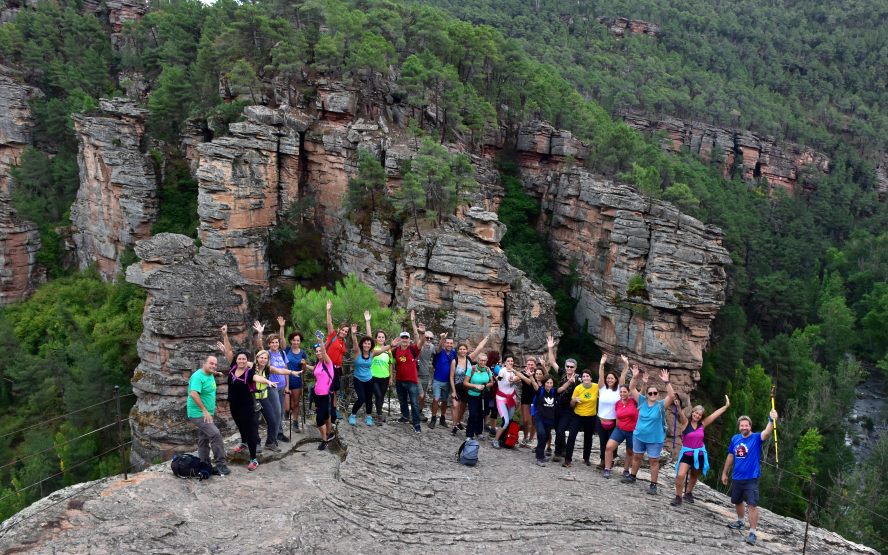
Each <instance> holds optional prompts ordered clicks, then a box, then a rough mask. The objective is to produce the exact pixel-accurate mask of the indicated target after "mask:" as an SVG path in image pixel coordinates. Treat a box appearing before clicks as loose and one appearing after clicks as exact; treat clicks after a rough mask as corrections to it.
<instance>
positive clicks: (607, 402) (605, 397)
mask: <svg viewBox="0 0 888 555" xmlns="http://www.w3.org/2000/svg"><path fill="white" fill-rule="evenodd" d="M619 400H620V390H619V388H618V389H616V390H614V389H608V388H607V386H604V389H599V390H598V418H603V419H604V420H614V419H616V418H617V413H616V411H615V410H614V406H615V405H616V404H617V401H619Z"/></svg>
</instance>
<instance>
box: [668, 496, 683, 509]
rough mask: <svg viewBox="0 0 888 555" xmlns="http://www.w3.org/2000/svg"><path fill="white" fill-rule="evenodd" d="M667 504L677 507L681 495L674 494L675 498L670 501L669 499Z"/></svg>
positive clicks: (679, 503)
mask: <svg viewBox="0 0 888 555" xmlns="http://www.w3.org/2000/svg"><path fill="white" fill-rule="evenodd" d="M669 504H670V505H672V506H673V507H678V506H680V505H681V497H679V496H677V495H676V496H675V499H673V500H672V501H670V502H669Z"/></svg>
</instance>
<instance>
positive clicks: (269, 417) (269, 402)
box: [259, 391, 281, 445]
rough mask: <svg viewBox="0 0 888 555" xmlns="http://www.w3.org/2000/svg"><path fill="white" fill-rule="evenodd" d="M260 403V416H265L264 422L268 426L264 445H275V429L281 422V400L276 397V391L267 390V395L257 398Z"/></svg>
mask: <svg viewBox="0 0 888 555" xmlns="http://www.w3.org/2000/svg"><path fill="white" fill-rule="evenodd" d="M259 404H260V405H262V416H264V417H265V424H266V425H267V426H268V437H266V438H265V445H275V444H276V443H277V430H278V426H279V425H280V423H281V402H280V400H279V399H278V396H277V392H276V391H269V392H268V397H266V398H265V399H259Z"/></svg>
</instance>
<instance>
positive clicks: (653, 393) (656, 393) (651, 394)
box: [648, 391, 660, 397]
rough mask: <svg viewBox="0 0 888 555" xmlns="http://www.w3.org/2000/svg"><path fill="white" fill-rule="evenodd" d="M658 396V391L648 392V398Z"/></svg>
mask: <svg viewBox="0 0 888 555" xmlns="http://www.w3.org/2000/svg"><path fill="white" fill-rule="evenodd" d="M659 394H660V392H659V391H648V397H651V396H654V395H659Z"/></svg>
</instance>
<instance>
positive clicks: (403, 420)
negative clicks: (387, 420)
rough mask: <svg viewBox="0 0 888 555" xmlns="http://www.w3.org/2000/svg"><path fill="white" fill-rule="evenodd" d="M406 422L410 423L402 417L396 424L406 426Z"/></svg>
mask: <svg viewBox="0 0 888 555" xmlns="http://www.w3.org/2000/svg"><path fill="white" fill-rule="evenodd" d="M408 422H410V420H409V419H407V418H404V417H403V416H402V417H401V418H399V419H398V424H406V423H408Z"/></svg>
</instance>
